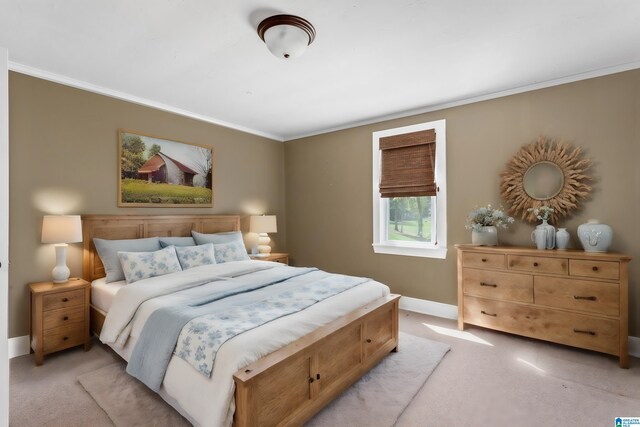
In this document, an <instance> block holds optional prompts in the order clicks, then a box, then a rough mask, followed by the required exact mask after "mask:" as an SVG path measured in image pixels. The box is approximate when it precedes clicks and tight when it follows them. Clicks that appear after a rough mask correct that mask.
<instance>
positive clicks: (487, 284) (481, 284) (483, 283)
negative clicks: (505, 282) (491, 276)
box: [480, 282, 498, 288]
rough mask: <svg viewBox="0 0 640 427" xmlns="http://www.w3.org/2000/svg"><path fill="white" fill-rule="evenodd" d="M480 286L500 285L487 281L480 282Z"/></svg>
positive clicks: (494, 286)
mask: <svg viewBox="0 0 640 427" xmlns="http://www.w3.org/2000/svg"><path fill="white" fill-rule="evenodd" d="M480 286H490V287H492V288H497V287H498V285H496V284H495V283H485V282H480Z"/></svg>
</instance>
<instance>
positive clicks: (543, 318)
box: [464, 297, 620, 354]
mask: <svg viewBox="0 0 640 427" xmlns="http://www.w3.org/2000/svg"><path fill="white" fill-rule="evenodd" d="M464 320H465V322H467V323H471V324H474V325H478V326H483V327H486V328H491V329H496V330H499V331H504V332H511V333H514V334H518V335H524V336H527V337H531V338H538V339H543V340H547V341H552V342H556V343H560V344H567V345H572V346H575V347H581V348H586V349H590V350H596V351H601V352H603V353H609V354H618V353H619V348H618V345H619V333H620V329H619V328H620V323H619V321H618V320H613V319H606V318H601V317H592V316H589V315H586V314H578V313H569V312H566V311H559V310H554V309H550V308H543V307H536V306H528V305H524V304H517V303H510V302H503V301H493V300H487V299H482V298H475V297H464Z"/></svg>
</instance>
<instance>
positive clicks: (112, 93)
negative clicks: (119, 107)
mask: <svg viewBox="0 0 640 427" xmlns="http://www.w3.org/2000/svg"><path fill="white" fill-rule="evenodd" d="M9 70H11V71H15V72H16V73H20V74H26V75H28V76H31V77H37V78H39V79H44V80H48V81H51V82H54V83H60V84H63V85H65V86H71V87H74V88H76V89H82V90H86V91H88V92H93V93H97V94H99V95H104V96H108V97H111V98H116V99H120V100H122V101H127V102H131V103H134V104H138V105H143V106H145V107H151V108H155V109H157V110H162V111H166V112H168V113H173V114H177V115H179V116H184V117H189V118H191V119H195V120H200V121H202V122H207V123H211V124H214V125H218V126H222V127H226V128H229V129H234V130H237V131H240V132H245V133H249V134H252V135H257V136H261V137H264V138H269V139H273V140H275V141H279V142H283V141H284V138H282V137H281V136H279V135H274V134H271V133H267V132H262V131H259V130H256V129H251V128H248V127H245V126H241V125H237V124H234V123H229V122H226V121H224V120H219V119H216V118H215V117H209V116H205V115H203V114H198V113H194V112H191V111H188V110H184V109H182V108H178V107H174V106H171V105H168V104H163V103H161V102H156V101H152V100H150V99H146V98H141V97H139V96H135V95H131V94H128V93H125V92H120V91H117V90H113V89H109V88H106V87H103V86H98V85H94V84H93V83H88V82H85V81H82V80H77V79H73V78H71V77H66V76H62V75H60V74H56V73H52V72H49V71H45V70H41V69H39V68H34V67H31V66H28V65H24V64H20V63H18V62H14V61H9Z"/></svg>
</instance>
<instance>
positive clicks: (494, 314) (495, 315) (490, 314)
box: [480, 310, 498, 317]
mask: <svg viewBox="0 0 640 427" xmlns="http://www.w3.org/2000/svg"><path fill="white" fill-rule="evenodd" d="M480 313H482V314H484V315H485V316H491V317H498V315H497V314H496V313H487V312H486V311H484V310H482V311H480Z"/></svg>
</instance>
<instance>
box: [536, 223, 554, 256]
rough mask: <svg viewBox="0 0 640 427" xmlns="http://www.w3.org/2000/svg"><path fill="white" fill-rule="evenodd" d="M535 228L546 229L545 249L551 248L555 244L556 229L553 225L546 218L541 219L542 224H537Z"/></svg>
mask: <svg viewBox="0 0 640 427" xmlns="http://www.w3.org/2000/svg"><path fill="white" fill-rule="evenodd" d="M536 229H543V230H547V245H546V249H553V248H554V247H555V246H556V229H555V227H554V226H553V225H549V224H548V223H547V220H546V219H543V220H542V224H540V225H538V226H537V227H536Z"/></svg>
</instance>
